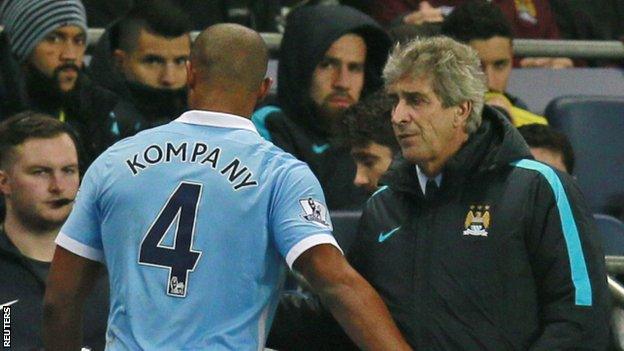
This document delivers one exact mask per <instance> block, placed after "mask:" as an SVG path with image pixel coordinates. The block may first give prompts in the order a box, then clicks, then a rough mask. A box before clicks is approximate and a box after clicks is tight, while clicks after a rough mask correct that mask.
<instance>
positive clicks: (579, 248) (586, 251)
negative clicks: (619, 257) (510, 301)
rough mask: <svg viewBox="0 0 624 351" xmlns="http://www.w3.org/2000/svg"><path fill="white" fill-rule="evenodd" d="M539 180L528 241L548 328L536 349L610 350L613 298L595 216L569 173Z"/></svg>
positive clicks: (537, 341) (537, 180)
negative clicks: (609, 292) (610, 317)
mask: <svg viewBox="0 0 624 351" xmlns="http://www.w3.org/2000/svg"><path fill="white" fill-rule="evenodd" d="M536 182H537V185H536V192H535V194H534V209H533V211H532V217H531V220H530V223H529V229H528V231H527V233H525V235H526V237H525V240H526V244H527V248H528V252H529V255H530V260H531V266H532V269H533V274H534V276H535V280H536V284H537V291H538V301H539V303H540V311H541V312H540V313H541V315H540V319H541V321H540V325H541V326H542V328H541V330H540V331H539V333H540V335H539V337H538V338H537V340H536V341H535V343H534V344H533V345H532V346H531V348H530V350H564V349H565V350H568V349H583V350H604V349H606V346H607V342H608V339H609V338H608V335H609V315H610V313H609V310H610V299H609V294H608V289H607V282H606V272H605V263H604V254H603V250H602V244H601V242H600V236H599V235H598V233H597V229H596V226H595V224H594V221H593V217H592V215H591V213H590V210H589V208H588V207H587V206H586V204H585V200H584V199H583V196H582V195H581V192H580V190H579V189H578V187H577V186H576V184H575V183H574V181H573V180H572V179H571V178H570V177H569V176H568V175H567V174H561V173H559V172H557V173H556V174H555V173H554V172H552V173H551V174H550V176H549V175H544V174H542V175H540V176H538V178H537V179H536Z"/></svg>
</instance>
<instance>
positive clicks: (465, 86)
mask: <svg viewBox="0 0 624 351" xmlns="http://www.w3.org/2000/svg"><path fill="white" fill-rule="evenodd" d="M405 77H411V78H414V79H418V78H421V77H428V78H431V79H432V84H433V86H432V88H433V91H434V93H435V94H436V95H437V97H438V98H439V99H440V101H441V102H442V106H443V107H445V108H448V107H451V106H457V105H459V104H460V103H462V102H464V101H470V102H471V103H472V111H470V115H469V116H468V119H467V121H466V127H465V130H466V133H468V134H472V133H474V132H475V131H476V130H477V129H478V128H479V126H480V125H481V112H483V103H484V99H485V93H486V91H487V80H486V76H485V74H484V73H483V70H482V69H481V62H480V60H479V57H478V56H477V53H476V51H474V50H473V49H472V48H470V47H469V46H467V45H464V44H461V43H459V42H457V41H455V40H453V39H450V38H448V37H443V36H438V37H431V38H424V39H420V38H416V39H414V40H412V41H410V42H408V43H406V44H404V45H397V46H395V48H394V50H392V53H391V54H390V57H389V58H388V62H387V63H386V66H385V67H384V70H383V78H384V81H385V85H386V87H389V86H391V85H393V84H394V83H396V82H398V81H399V80H401V79H403V78H405Z"/></svg>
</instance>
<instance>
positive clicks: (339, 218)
mask: <svg viewBox="0 0 624 351" xmlns="http://www.w3.org/2000/svg"><path fill="white" fill-rule="evenodd" d="M361 215H362V212H360V211H332V212H330V214H329V216H330V217H331V220H332V224H333V226H334V237H336V241H337V242H338V245H340V247H341V248H342V250H343V251H344V253H345V254H346V253H347V252H348V251H349V248H350V247H351V244H352V243H353V240H354V239H355V234H356V233H357V227H358V222H359V221H360V216H361Z"/></svg>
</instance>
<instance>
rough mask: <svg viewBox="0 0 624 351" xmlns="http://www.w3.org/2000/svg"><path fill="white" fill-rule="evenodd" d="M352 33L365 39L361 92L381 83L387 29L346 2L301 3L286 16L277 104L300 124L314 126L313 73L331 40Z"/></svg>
mask: <svg viewBox="0 0 624 351" xmlns="http://www.w3.org/2000/svg"><path fill="white" fill-rule="evenodd" d="M348 33H355V34H359V35H360V36H362V38H363V39H364V41H365V42H366V48H367V50H366V53H367V55H366V68H365V80H364V88H363V91H362V96H366V94H368V93H370V92H373V91H375V90H376V89H378V88H380V87H381V86H382V83H383V82H382V79H381V71H382V69H383V65H384V64H385V62H386V59H387V56H388V51H389V49H390V45H391V42H390V39H389V37H388V35H387V34H386V32H385V31H384V30H383V29H382V28H381V27H380V26H379V25H378V24H377V23H376V22H375V21H374V20H373V19H372V18H370V17H368V16H366V15H365V14H363V13H361V12H359V11H357V10H355V9H353V8H351V7H347V6H327V5H325V6H323V5H319V6H303V7H299V8H297V9H295V10H293V11H292V12H291V13H290V14H289V15H288V18H287V20H286V30H285V32H284V36H283V38H282V43H281V47H280V54H279V66H278V75H277V76H278V78H277V79H278V85H277V98H278V103H279V105H280V107H281V108H282V109H283V110H284V112H285V113H286V115H287V116H288V117H289V118H292V119H294V120H295V122H296V123H297V124H299V125H303V126H304V127H307V128H314V126H315V124H314V123H313V122H314V120H313V116H314V113H313V111H314V110H313V106H314V105H313V103H312V100H311V99H310V97H309V88H310V81H311V77H312V73H313V72H314V69H315V68H316V65H317V64H318V63H319V62H320V61H321V59H322V58H323V56H324V55H325V52H326V51H327V50H328V49H329V47H330V46H331V44H332V43H333V42H335V41H336V40H337V39H339V38H340V37H341V36H343V35H345V34H348Z"/></svg>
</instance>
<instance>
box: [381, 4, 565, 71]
mask: <svg viewBox="0 0 624 351" xmlns="http://www.w3.org/2000/svg"><path fill="white" fill-rule="evenodd" d="M465 2H466V0H430V1H418V0H390V1H387V0H375V1H374V2H373V4H372V5H371V13H372V14H373V17H374V18H375V19H377V20H378V21H380V22H381V23H383V24H385V25H389V24H390V21H393V20H394V21H395V23H407V24H414V25H420V24H423V23H428V22H433V23H439V22H442V21H443V20H444V17H446V16H448V15H449V14H450V13H452V12H453V10H454V8H455V7H456V6H459V5H461V4H463V3H465ZM491 3H492V4H494V5H496V6H498V7H499V8H500V9H501V10H502V11H503V13H504V15H505V17H506V18H507V20H508V21H509V23H510V24H511V27H512V29H513V34H514V37H516V38H526V39H559V38H560V35H559V29H558V28H557V23H556V22H555V19H554V16H553V14H552V11H551V9H550V5H549V2H548V1H547V0H523V1H514V0H494V1H491ZM517 65H519V66H521V67H547V68H567V67H572V66H573V63H572V60H570V59H569V58H565V57H555V58H552V57H527V58H524V59H521V60H518V62H517Z"/></svg>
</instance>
